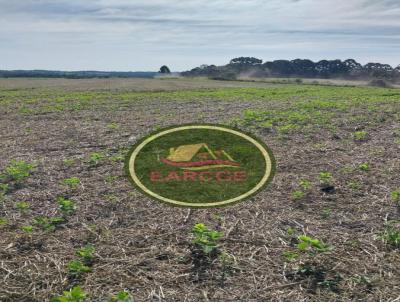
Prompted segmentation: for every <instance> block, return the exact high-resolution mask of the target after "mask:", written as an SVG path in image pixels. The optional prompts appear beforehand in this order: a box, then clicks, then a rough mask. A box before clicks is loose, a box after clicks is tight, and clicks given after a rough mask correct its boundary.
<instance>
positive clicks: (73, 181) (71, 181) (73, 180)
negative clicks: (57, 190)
mask: <svg viewBox="0 0 400 302" xmlns="http://www.w3.org/2000/svg"><path fill="white" fill-rule="evenodd" d="M62 183H63V184H64V185H67V186H68V187H70V188H71V189H72V190H75V189H76V188H77V187H78V185H79V184H80V183H81V181H80V179H79V178H78V177H70V178H66V179H64V180H63V181H62Z"/></svg>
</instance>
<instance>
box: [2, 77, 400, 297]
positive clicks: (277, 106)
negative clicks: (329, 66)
mask: <svg viewBox="0 0 400 302" xmlns="http://www.w3.org/2000/svg"><path fill="white" fill-rule="evenodd" d="M185 123H215V124H223V125H229V126H234V127H237V128H239V129H242V130H245V131H247V132H251V133H253V134H254V135H256V136H257V137H258V138H260V139H261V140H263V141H264V142H265V143H266V144H268V146H269V147H270V148H271V149H272V151H273V153H274V156H275V158H276V162H277V171H276V175H275V177H274V179H273V181H272V183H271V184H270V185H269V186H268V187H267V188H266V189H265V190H263V191H262V192H261V193H259V194H257V195H255V196H254V197H252V198H250V199H249V200H246V201H244V202H241V203H238V204H236V205H234V206H229V207H223V208H213V209H191V210H189V209H186V208H177V207H170V206H168V205H165V204H161V203H159V202H156V201H153V200H151V199H150V198H148V197H146V196H143V195H142V194H140V193H139V192H137V191H136V190H135V189H134V188H133V187H132V185H131V184H130V183H129V181H128V179H127V177H126V176H125V172H124V159H125V155H126V153H127V152H128V149H129V147H130V146H131V145H132V144H134V143H135V142H136V141H137V140H138V139H140V138H141V137H142V136H144V135H146V134H148V133H150V132H152V131H154V130H157V129H160V128H163V127H168V126H172V125H176V124H185ZM399 151H400V90H399V89H389V88H373V87H344V86H343V87H340V86H319V85H307V84H298V85H296V84H278V83H263V82H244V81H243V82H240V81H238V82H236V81H211V80H204V79H186V78H182V79H90V80H89V79H84V80H64V79H0V154H1V157H0V174H1V176H0V301H2V302H11V301H18V302H43V301H50V299H51V298H53V297H58V296H60V295H63V291H69V290H70V289H72V288H74V290H73V292H74V293H75V295H76V296H79V295H81V296H83V295H86V299H85V300H84V299H83V298H82V299H80V298H79V299H80V300H78V298H76V300H61V299H60V298H59V299H58V300H53V301H72V302H78V301H93V302H95V301H96V302H99V301H125V302H127V301H166V302H169V301H182V302H183V301H188V302H189V301H193V302H197V301H244V302H247V301H249V302H251V301H298V302H300V301H315V302H316V301H360V302H361V301H363V302H364V301H371V302H372V301H382V302H386V301H387V302H389V301H392V302H395V301H400V253H399V252H400V181H399V174H400V155H399V154H400V153H399ZM199 223H203V224H205V225H206V226H207V227H208V228H209V229H210V230H215V231H216V232H218V234H220V235H222V236H221V237H220V238H216V239H215V242H213V243H215V249H214V253H210V254H209V255H206V256H204V255H203V256H201V257H200V256H199V255H198V254H196V253H195V250H194V249H193V240H194V239H195V236H196V233H195V234H193V232H192V228H193V226H194V225H195V224H199ZM77 286H79V287H80V288H81V290H80V291H79V288H78V287H77ZM121 291H125V292H126V294H124V293H123V292H121ZM118 293H119V296H120V297H119V298H118ZM65 295H66V296H68V294H65ZM128 295H129V296H131V297H132V299H133V300H129V297H128ZM124 296H125V298H124ZM66 299H67V298H66ZM71 299H72V298H71ZM112 299H114V300H112ZM118 299H119V300H118Z"/></svg>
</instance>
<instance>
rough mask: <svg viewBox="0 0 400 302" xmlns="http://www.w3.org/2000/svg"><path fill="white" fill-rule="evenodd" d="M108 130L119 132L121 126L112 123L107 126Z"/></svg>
mask: <svg viewBox="0 0 400 302" xmlns="http://www.w3.org/2000/svg"><path fill="white" fill-rule="evenodd" d="M107 129H108V130H112V131H113V130H118V129H119V125H118V124H117V123H110V124H108V125H107Z"/></svg>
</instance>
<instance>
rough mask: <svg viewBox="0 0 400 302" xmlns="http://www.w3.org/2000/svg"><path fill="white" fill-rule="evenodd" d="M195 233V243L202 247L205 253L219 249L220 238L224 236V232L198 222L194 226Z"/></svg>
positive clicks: (193, 231)
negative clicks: (210, 228)
mask: <svg viewBox="0 0 400 302" xmlns="http://www.w3.org/2000/svg"><path fill="white" fill-rule="evenodd" d="M192 233H193V234H194V235H195V239H194V241H193V243H194V244H195V245H197V246H198V247H200V248H201V249H202V250H203V252H204V253H205V254H210V253H211V252H213V251H215V250H217V249H218V240H219V239H220V238H221V237H222V236H223V233H222V232H218V231H213V230H209V229H208V228H207V227H206V226H205V225H204V224H203V223H197V224H195V225H194V226H193V228H192Z"/></svg>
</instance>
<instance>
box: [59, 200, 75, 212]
mask: <svg viewBox="0 0 400 302" xmlns="http://www.w3.org/2000/svg"><path fill="white" fill-rule="evenodd" d="M57 203H58V206H59V209H60V211H61V213H63V215H71V214H73V213H74V212H75V209H76V206H75V202H74V201H72V200H69V199H65V198H64V197H58V198H57Z"/></svg>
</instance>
